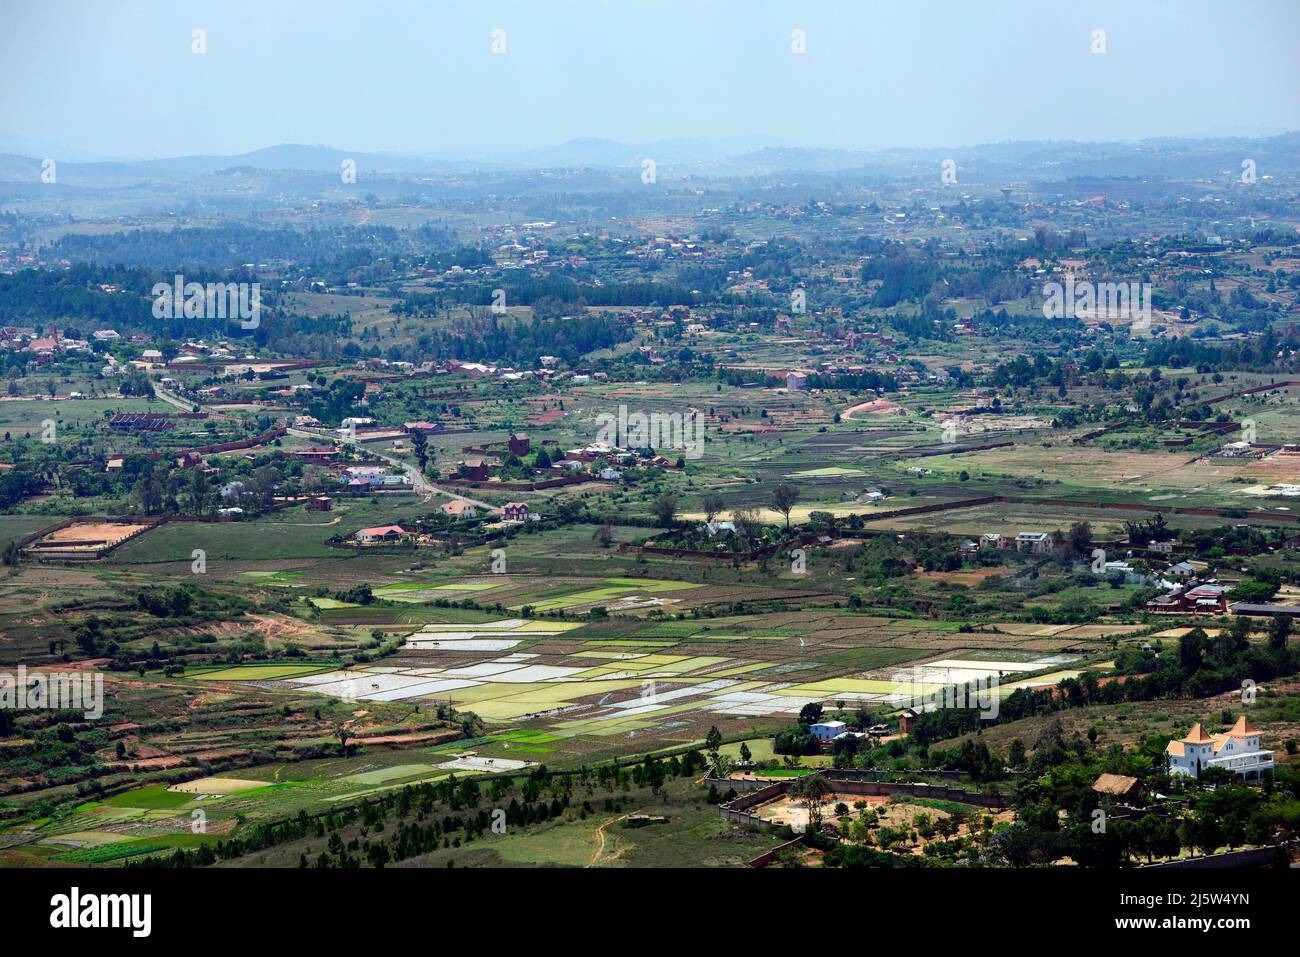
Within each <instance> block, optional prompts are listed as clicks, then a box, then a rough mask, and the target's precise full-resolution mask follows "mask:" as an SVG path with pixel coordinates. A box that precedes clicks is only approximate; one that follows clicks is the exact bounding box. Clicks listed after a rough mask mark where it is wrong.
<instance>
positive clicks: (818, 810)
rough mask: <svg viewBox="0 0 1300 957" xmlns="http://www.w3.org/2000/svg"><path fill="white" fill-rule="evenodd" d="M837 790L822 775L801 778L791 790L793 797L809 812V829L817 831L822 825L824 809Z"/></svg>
mask: <svg viewBox="0 0 1300 957" xmlns="http://www.w3.org/2000/svg"><path fill="white" fill-rule="evenodd" d="M834 793H835V789H834V788H832V787H831V782H829V781H827V780H826V778H825V777H823V776H822V775H820V774H809V775H806V776H804V777H801V778H799V780H797V781H795V783H794V784H793V785H792V786H791V788H790V796H791V797H793V798H794V799H795V800H796V801H798V802H799V804H800V805H802V806H803V809H804V810H805V811H807V812H808V827H809V829H810V830H817V829H818V828H820V827H821V824H822V808H823V807H824V806H825V804H826V802H827V801H829V800H830V797H831V795H832V794H834Z"/></svg>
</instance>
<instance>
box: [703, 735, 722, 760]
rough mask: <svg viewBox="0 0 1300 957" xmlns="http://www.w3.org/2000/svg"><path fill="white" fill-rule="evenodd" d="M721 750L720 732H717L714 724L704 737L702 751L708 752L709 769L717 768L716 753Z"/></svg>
mask: <svg viewBox="0 0 1300 957" xmlns="http://www.w3.org/2000/svg"><path fill="white" fill-rule="evenodd" d="M721 748H722V732H720V731H719V730H718V726H717V725H716V724H715V725H714V726H713V727H711V728H709V733H708V734H706V735H705V736H704V750H705V751H707V752H709V765H710V767H711V768H716V767H717V766H718V751H719V750H720V749H721Z"/></svg>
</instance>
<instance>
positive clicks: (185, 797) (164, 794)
mask: <svg viewBox="0 0 1300 957" xmlns="http://www.w3.org/2000/svg"><path fill="white" fill-rule="evenodd" d="M193 800H194V795H192V794H181V793H178V792H175V791H168V790H167V787H166V785H163V784H153V785H150V786H149V787H144V788H139V789H138V790H135V791H127V792H126V793H125V794H117V795H114V796H113V797H110V798H105V799H104V800H103V801H101V802H100V803H101V804H107V805H109V806H110V807H134V808H144V809H146V810H169V811H170V810H173V809H175V808H178V807H184V806H185V805H186V804H189V803H190V802H191V801H193Z"/></svg>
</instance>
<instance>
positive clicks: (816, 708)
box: [799, 701, 822, 724]
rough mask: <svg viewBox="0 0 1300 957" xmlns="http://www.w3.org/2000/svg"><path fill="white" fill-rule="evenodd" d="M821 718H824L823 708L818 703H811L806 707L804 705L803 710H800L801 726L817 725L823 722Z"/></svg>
mask: <svg viewBox="0 0 1300 957" xmlns="http://www.w3.org/2000/svg"><path fill="white" fill-rule="evenodd" d="M821 717H822V706H821V705H820V704H818V703H817V702H816V701H809V702H808V703H807V704H806V705H804V706H803V707H802V708H800V709H799V723H800V724H816V723H817V722H818V721H820V720H821Z"/></svg>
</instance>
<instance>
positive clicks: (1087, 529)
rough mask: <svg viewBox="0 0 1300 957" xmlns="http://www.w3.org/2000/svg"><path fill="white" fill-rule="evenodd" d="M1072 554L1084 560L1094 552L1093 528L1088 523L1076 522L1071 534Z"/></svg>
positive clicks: (1072, 526)
mask: <svg viewBox="0 0 1300 957" xmlns="http://www.w3.org/2000/svg"><path fill="white" fill-rule="evenodd" d="M1069 542H1070V553H1071V554H1072V555H1074V556H1076V557H1078V558H1083V557H1085V556H1087V555H1089V554H1090V553H1091V552H1092V526H1091V525H1090V524H1088V523H1087V522H1075V523H1074V524H1073V525H1071V526H1070V532H1069Z"/></svg>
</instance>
